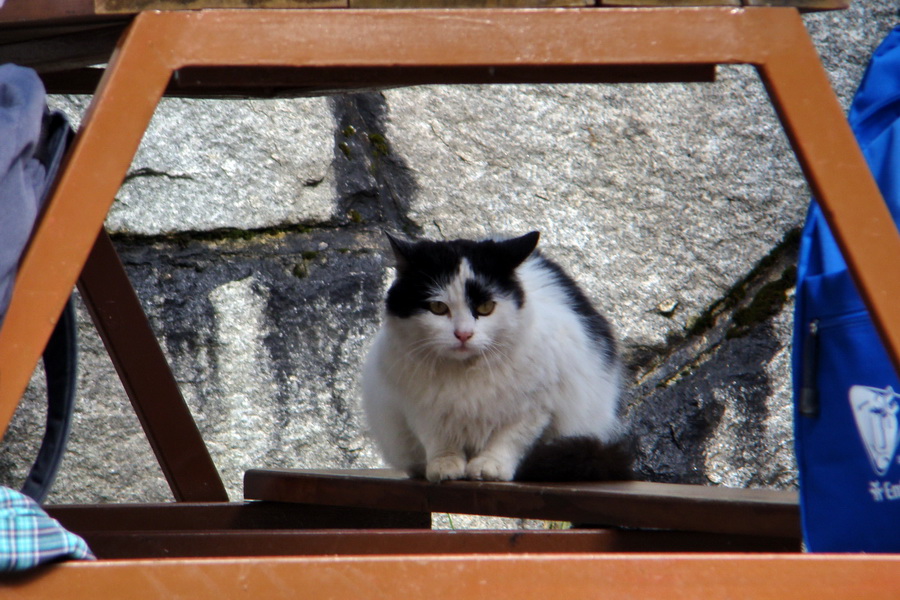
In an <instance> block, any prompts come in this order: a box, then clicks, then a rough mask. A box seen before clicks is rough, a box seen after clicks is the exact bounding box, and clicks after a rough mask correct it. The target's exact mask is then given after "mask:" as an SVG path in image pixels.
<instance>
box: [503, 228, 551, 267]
mask: <svg viewBox="0 0 900 600" xmlns="http://www.w3.org/2000/svg"><path fill="white" fill-rule="evenodd" d="M540 237H541V232H539V231H532V232H531V233H526V234H525V235H523V236H521V237H517V238H513V239H511V240H504V241H502V242H500V246H501V247H502V248H503V250H504V252H505V253H506V256H507V258H508V260H509V262H510V263H511V264H510V268H512V269H515V268H516V267H518V266H519V265H520V264H522V263H523V262H524V261H525V259H526V258H528V257H529V256H531V253H532V252H534V249H535V248H537V244H538V239H540Z"/></svg>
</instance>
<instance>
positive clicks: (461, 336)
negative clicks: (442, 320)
mask: <svg viewBox="0 0 900 600" xmlns="http://www.w3.org/2000/svg"><path fill="white" fill-rule="evenodd" d="M453 335H455V336H456V339H458V340H459V341H461V342H462V343H463V344H465V343H466V342H468V341H469V340H470V339H472V336H473V335H475V332H474V331H454V332H453Z"/></svg>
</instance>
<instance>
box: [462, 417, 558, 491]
mask: <svg viewBox="0 0 900 600" xmlns="http://www.w3.org/2000/svg"><path fill="white" fill-rule="evenodd" d="M548 421H549V417H548V418H545V417H538V416H533V417H531V418H525V419H522V420H521V421H520V422H518V423H514V424H512V425H507V426H505V427H502V428H500V429H499V430H497V431H496V432H495V433H494V434H493V435H492V436H491V439H490V441H489V442H488V444H487V446H485V448H484V450H482V451H481V452H479V453H478V455H477V456H475V457H473V458H472V459H471V460H470V461H469V463H468V464H467V465H466V477H467V478H468V479H475V480H483V481H512V479H513V477H515V474H516V469H517V468H518V466H519V462H520V461H521V460H522V457H523V456H524V455H525V452H526V451H527V450H528V448H530V447H531V445H532V444H534V442H535V441H536V440H537V438H538V437H539V436H540V434H541V432H543V430H544V428H545V427H546V425H547V422H548Z"/></svg>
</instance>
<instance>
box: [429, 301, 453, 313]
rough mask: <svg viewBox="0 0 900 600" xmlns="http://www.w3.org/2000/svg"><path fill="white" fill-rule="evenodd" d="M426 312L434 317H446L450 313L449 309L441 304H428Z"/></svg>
mask: <svg viewBox="0 0 900 600" xmlns="http://www.w3.org/2000/svg"><path fill="white" fill-rule="evenodd" d="M428 310H430V311H431V312H433V313H434V314H436V315H446V314H447V313H449V312H450V307H449V306H447V305H446V304H444V303H443V302H429V303H428Z"/></svg>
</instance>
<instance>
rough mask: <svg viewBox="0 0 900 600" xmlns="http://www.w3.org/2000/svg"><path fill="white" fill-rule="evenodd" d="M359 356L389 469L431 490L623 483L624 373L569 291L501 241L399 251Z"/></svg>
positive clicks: (541, 261)
mask: <svg viewBox="0 0 900 600" xmlns="http://www.w3.org/2000/svg"><path fill="white" fill-rule="evenodd" d="M388 237H389V238H390V242H391V246H392V248H393V251H394V255H395V257H396V261H397V265H396V266H397V277H396V280H395V281H394V283H393V285H392V286H391V288H390V290H389V291H388V294H387V300H386V314H385V319H384V323H383V326H382V328H381V330H380V331H379V332H378V335H377V336H376V338H375V340H374V343H373V346H372V348H371V350H370V352H369V354H368V356H367V358H366V363H365V366H364V368H363V374H362V388H363V403H364V407H365V411H366V415H367V417H368V421H369V426H370V429H371V433H372V434H373V436H374V438H375V441H376V443H377V444H378V446H379V448H380V450H381V452H382V454H383V456H384V458H385V460H386V461H387V462H388V463H389V464H390V465H392V466H394V467H395V468H399V469H403V470H405V471H406V472H407V473H409V474H410V475H411V476H414V477H422V476H424V477H426V478H427V479H428V480H430V481H443V480H448V479H475V480H492V481H508V480H511V479H513V478H515V479H548V480H560V479H607V478H622V477H624V476H625V475H626V474H627V471H628V467H629V464H628V463H629V457H628V452H627V451H626V449H625V448H624V446H623V444H621V443H620V442H621V440H622V439H623V437H622V436H623V426H622V425H621V423H620V420H619V417H618V414H617V412H618V399H619V392H620V386H621V379H622V373H621V371H622V367H621V363H620V361H619V358H618V356H617V352H616V346H615V341H614V338H613V334H612V331H611V329H610V326H609V324H608V323H607V321H606V320H605V319H604V318H603V317H602V316H601V315H600V314H599V313H598V312H597V311H596V310H594V308H593V307H592V306H591V304H590V302H589V301H588V299H587V297H586V296H585V295H584V293H583V292H582V291H581V290H580V289H579V288H578V286H577V285H576V284H575V282H574V281H573V280H572V279H571V278H570V277H569V276H568V275H566V274H565V272H563V270H562V269H561V268H560V267H559V266H558V265H557V264H556V263H554V262H552V261H550V260H548V259H547V258H544V257H543V256H542V255H541V254H540V253H538V252H537V251H535V248H536V246H537V242H538V237H539V233H538V232H532V233H529V234H526V235H524V236H522V237H518V238H514V239H508V240H493V239H492V240H485V241H477V242H476V241H469V240H456V241H451V242H436V241H419V242H407V241H403V240H400V239H397V238H395V237H392V236H388Z"/></svg>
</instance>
